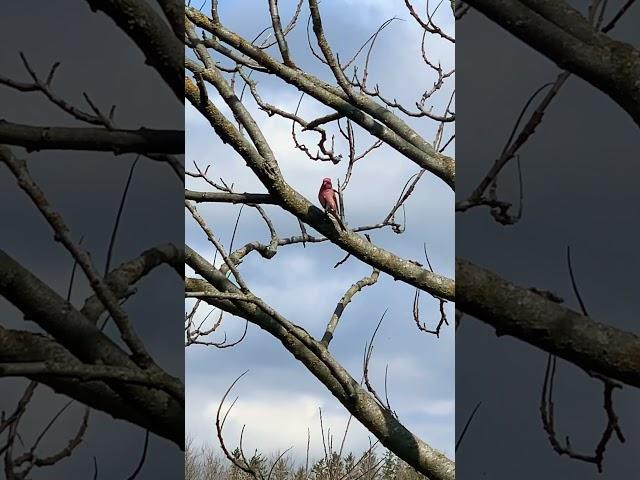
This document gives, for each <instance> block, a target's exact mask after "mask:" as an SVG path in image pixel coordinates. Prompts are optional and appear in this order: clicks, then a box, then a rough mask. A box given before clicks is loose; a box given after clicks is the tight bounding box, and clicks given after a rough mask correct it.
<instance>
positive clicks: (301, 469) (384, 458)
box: [184, 441, 426, 480]
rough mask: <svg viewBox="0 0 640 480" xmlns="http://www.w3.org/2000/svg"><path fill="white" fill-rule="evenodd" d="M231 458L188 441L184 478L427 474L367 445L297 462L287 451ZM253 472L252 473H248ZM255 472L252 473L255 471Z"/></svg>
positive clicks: (381, 478)
mask: <svg viewBox="0 0 640 480" xmlns="http://www.w3.org/2000/svg"><path fill="white" fill-rule="evenodd" d="M231 455H232V457H233V458H234V461H235V464H234V462H232V461H231V460H229V459H228V458H227V457H226V456H225V455H223V454H222V453H221V452H220V453H218V450H213V449H211V448H201V449H194V448H193V445H192V444H191V442H190V441H187V448H186V452H185V477H184V478H185V480H256V478H257V479H258V480H262V479H264V480H267V479H269V480H424V479H425V478H426V477H424V476H423V475H421V474H419V473H418V472H416V471H415V470H414V469H413V468H412V467H411V466H409V465H407V464H406V463H405V462H403V461H402V460H400V459H398V458H397V457H396V456H395V455H394V454H393V453H391V452H389V451H386V452H385V453H384V454H383V455H378V454H376V452H375V449H369V450H366V451H365V452H363V453H362V454H360V455H357V456H356V455H354V454H353V453H348V454H346V455H344V454H343V455H340V454H339V453H337V452H329V453H327V455H325V456H324V457H322V458H320V459H317V460H315V461H312V460H311V459H310V460H309V462H308V465H307V462H298V461H296V460H294V459H293V458H292V457H291V456H290V455H288V454H285V455H281V454H280V453H275V454H272V455H270V456H264V455H262V454H259V453H255V454H253V455H252V456H250V457H249V456H248V454H247V453H246V452H245V455H244V456H243V454H242V452H240V450H239V449H235V450H234V451H233V452H232V453H231ZM251 472H253V473H251ZM254 474H255V475H254Z"/></svg>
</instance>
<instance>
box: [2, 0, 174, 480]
mask: <svg viewBox="0 0 640 480" xmlns="http://www.w3.org/2000/svg"><path fill="white" fill-rule="evenodd" d="M0 39H1V40H2V45H3V47H2V52H1V54H0V75H3V76H5V77H9V78H12V79H16V80H20V81H25V82H28V81H30V78H29V76H28V74H27V72H26V71H25V69H24V67H23V65H22V62H21V60H20V57H19V52H24V54H25V55H26V57H27V58H28V60H29V62H30V64H31V66H32V67H33V68H34V70H35V71H36V72H37V73H38V74H39V75H41V76H43V77H44V76H46V75H47V73H48V71H49V68H50V67H51V65H52V64H53V63H54V62H57V61H59V62H61V65H60V67H59V69H58V71H57V74H56V77H55V79H54V81H53V88H54V89H55V91H56V92H57V93H58V94H59V95H60V96H61V97H62V98H64V99H65V100H67V101H69V102H70V103H73V104H74V105H76V106H79V107H81V108H82V109H88V107H87V105H86V103H85V101H84V99H83V96H82V93H83V92H86V93H87V94H88V95H89V96H90V97H91V99H92V100H93V101H94V102H95V103H96V104H97V105H98V106H99V107H100V108H102V109H103V110H104V111H107V112H108V110H109V108H110V107H111V105H112V104H115V105H116V106H117V108H116V116H115V121H116V123H117V124H118V126H121V127H123V128H139V127H141V126H146V127H148V128H164V129H175V128H183V124H184V116H183V107H182V105H181V104H180V102H179V101H178V100H177V99H176V98H175V96H174V95H173V94H172V92H171V91H170V90H169V88H168V87H167V86H166V85H165V84H164V83H163V82H162V80H161V79H160V77H159V75H158V74H157V73H156V72H155V71H154V70H153V69H151V68H150V67H148V66H146V65H145V64H144V57H143V55H142V53H141V52H140V51H139V50H138V49H137V48H136V47H135V46H134V45H133V43H132V42H131V40H130V39H129V38H128V37H127V36H126V35H125V34H123V33H122V32H121V31H120V30H119V29H118V28H117V27H116V26H115V24H114V23H113V22H112V21H111V20H110V19H109V18H108V17H106V16H105V15H104V14H102V13H94V12H92V11H91V10H90V8H89V6H88V4H87V3H86V2H73V1H69V0H66V1H59V2H32V1H26V2H5V3H4V4H3V5H2V13H1V14H0ZM0 118H2V119H4V120H7V121H12V122H17V123H26V124H31V125H42V126H44V125H52V126H70V125H75V126H77V125H78V122H77V121H76V120H75V119H72V118H70V117H69V116H68V115H67V114H66V113H64V112H62V111H60V110H59V109H57V108H56V107H55V106H53V105H52V104H51V103H50V102H49V101H48V100H47V99H46V98H44V96H43V95H41V94H38V93H19V92H16V91H13V90H11V89H8V88H6V87H4V86H0ZM12 149H13V151H14V152H15V153H16V155H17V156H18V157H22V158H28V160H29V167H30V170H31V173H32V175H33V177H34V179H35V180H36V181H37V182H38V183H39V184H40V186H41V188H42V189H43V190H44V192H45V193H46V195H47V197H48V199H49V200H50V202H51V204H52V205H53V207H54V208H55V209H56V210H57V211H58V212H59V213H61V214H62V216H63V217H64V219H65V222H66V223H67V225H68V226H69V227H70V229H71V231H72V232H73V235H74V238H75V239H78V238H79V237H80V236H82V235H84V236H85V240H84V245H85V246H86V247H87V248H88V250H89V251H90V252H91V254H92V258H93V260H94V263H95V265H96V266H97V268H98V269H99V270H100V271H102V269H103V265H104V262H105V258H106V249H107V246H108V242H109V236H110V234H111V230H112V228H113V222H114V220H115V215H116V210H117V207H118V203H119V201H120V197H121V195H122V191H123V188H124V184H125V181H126V178H127V175H128V172H129V168H130V166H131V164H132V162H133V160H134V158H135V156H134V155H122V156H114V155H111V154H108V153H91V152H66V151H60V152H56V151H43V152H34V153H30V154H27V153H26V152H25V151H24V150H23V149H20V148H12ZM181 199H182V188H181V184H180V182H179V179H178V178H177V177H176V176H175V174H174V173H173V172H172V171H171V169H169V168H168V167H167V166H166V165H164V164H159V163H156V162H153V161H151V160H146V159H141V160H140V161H139V163H138V165H137V167H136V171H135V174H134V177H133V181H132V185H131V188H130V191H129V196H128V199H127V205H126V208H125V211H124V214H123V217H122V220H121V225H120V230H119V231H120V233H119V236H118V239H117V242H116V245H115V249H114V256H113V260H112V266H115V265H118V264H119V263H121V262H122V261H125V260H128V259H130V258H133V257H134V256H137V255H139V254H140V253H141V252H142V251H144V250H146V249H148V248H150V247H152V246H154V245H157V244H160V243H166V242H173V243H175V244H176V245H181V244H182V243H183V238H184V236H183V235H184V233H183V225H184V224H183V213H182V201H181ZM0 248H2V249H4V250H6V251H7V252H8V253H9V254H10V255H11V256H13V257H14V258H15V259H16V260H18V261H19V262H20V263H21V264H22V265H23V266H25V267H27V268H29V269H30V270H31V271H32V272H33V273H34V274H35V275H37V276H38V277H40V278H41V279H42V280H44V281H46V282H47V283H48V284H49V285H50V286H51V287H52V288H54V289H55V290H56V291H57V292H58V293H61V294H62V295H64V294H65V293H66V289H67V285H68V278H69V274H70V270H71V265H72V259H71V257H70V255H69V254H68V253H67V252H66V250H64V248H62V246H61V245H59V244H57V243H55V242H54V241H53V235H52V232H51V230H50V227H49V226H48V225H47V224H46V222H45V221H44V219H43V218H42V217H41V215H40V214H39V213H38V212H37V210H36V209H35V207H34V206H33V205H32V204H31V203H30V201H29V200H28V199H27V196H26V194H25V193H24V192H23V191H21V190H20V189H19V188H18V187H17V185H16V181H15V178H14V177H13V175H11V174H10V172H9V171H8V170H7V169H6V167H4V166H2V167H0ZM80 278H81V276H79V279H78V282H77V284H76V288H75V292H74V296H73V299H74V300H75V301H76V302H81V301H82V300H83V298H84V297H85V296H86V294H87V293H88V291H89V290H88V287H87V285H86V282H83V281H82V280H81V279H80ZM138 288H139V293H138V295H136V296H135V297H133V298H132V299H131V300H130V302H129V303H128V304H127V305H126V310H127V312H128V313H129V314H130V316H131V318H132V319H133V321H134V322H135V328H136V330H137V331H138V332H139V334H140V335H141V337H142V338H143V339H144V340H145V341H146V342H147V345H148V348H149V350H150V351H151V353H152V354H153V355H154V356H155V358H156V359H157V360H158V362H159V364H160V365H161V366H163V367H164V368H165V369H167V371H169V372H170V373H171V374H174V375H178V376H182V375H183V371H184V357H183V349H182V345H183V339H182V331H181V327H180V326H179V323H180V322H179V321H178V319H179V318H181V317H182V310H183V307H182V298H181V292H182V288H183V287H182V281H181V280H180V279H179V278H178V277H177V276H176V275H175V274H172V273H171V272H169V271H168V270H166V269H165V268H164V267H162V268H161V269H158V271H156V272H154V273H152V274H151V275H150V276H149V277H147V278H145V279H144V280H143V281H142V282H141V283H140V284H139V285H138ZM80 305H81V303H80ZM0 316H2V318H3V320H2V322H3V325H4V326H8V327H11V328H17V329H29V328H32V324H27V323H25V322H24V321H23V319H22V315H21V314H20V313H19V312H17V311H16V310H15V309H14V308H13V306H11V305H10V304H8V302H7V301H6V300H4V299H2V300H0ZM2 382H3V383H2V390H3V395H2V396H1V397H0V408H2V409H3V410H8V411H11V410H12V409H13V408H14V406H15V402H16V400H17V398H18V396H19V395H20V393H21V391H22V389H23V388H24V385H25V382H24V381H18V380H8V381H6V382H5V380H3V381H2ZM64 402H65V399H64V398H62V397H59V396H55V395H53V394H52V393H51V392H50V390H49V389H48V388H47V387H45V386H41V387H39V388H38V389H37V393H36V397H35V399H34V402H33V404H32V406H31V407H30V408H29V410H28V412H27V415H26V417H25V420H24V421H23V423H22V426H23V428H24V430H23V431H22V435H23V438H24V439H25V441H29V440H32V439H33V438H34V437H35V435H37V434H38V433H39V432H40V430H41V429H42V428H43V427H44V426H45V425H46V423H47V422H48V421H49V419H50V418H51V416H52V415H53V414H55V412H56V411H57V408H58V407H59V406H61V405H63V404H64ZM81 413H82V408H81V407H80V406H78V405H74V406H73V407H71V409H70V410H69V411H67V412H65V414H64V416H63V417H62V418H61V421H60V423H59V424H58V425H57V426H56V427H54V429H53V430H52V432H50V433H49V435H48V437H47V440H46V442H45V443H44V444H43V445H42V449H41V450H39V453H42V454H46V453H51V452H53V451H55V450H56V449H59V448H61V447H63V446H64V445H66V442H67V441H68V439H69V438H70V435H71V434H72V433H73V432H75V428H76V426H77V425H78V424H79V422H80V419H81ZM143 441H144V431H143V430H142V429H140V428H139V427H135V426H132V425H129V424H127V423H126V422H123V421H119V420H114V419H112V418H111V417H109V416H107V415H105V414H102V413H100V412H93V414H92V417H91V420H90V425H89V430H88V432H87V434H86V438H85V441H84V442H83V444H82V445H81V446H80V447H79V448H78V450H77V452H76V453H75V454H74V455H73V456H72V457H71V458H70V459H67V460H65V461H63V462H61V463H60V464H59V466H56V467H55V468H54V469H53V470H51V471H48V470H47V469H42V470H41V471H35V472H34V474H33V478H35V479H36V480H37V479H39V478H52V477H51V476H52V475H54V476H55V477H56V478H64V477H69V478H76V477H77V478H89V477H90V476H91V475H92V474H93V457H94V456H95V457H96V458H97V462H98V467H99V478H126V477H127V476H128V475H130V474H131V473H132V472H133V470H134V469H135V466H136V464H137V462H138V461H139V455H140V453H141V449H142V444H143ZM182 471H183V454H182V452H181V451H180V450H179V449H178V448H177V447H176V446H175V445H174V444H172V443H170V442H168V441H166V440H164V439H160V438H158V437H155V436H154V435H152V436H151V440H150V446H149V452H148V457H147V461H146V464H145V466H144V468H143V470H142V472H141V474H140V475H139V477H138V478H142V479H144V478H149V479H150V478H178V477H179V476H181V475H182Z"/></svg>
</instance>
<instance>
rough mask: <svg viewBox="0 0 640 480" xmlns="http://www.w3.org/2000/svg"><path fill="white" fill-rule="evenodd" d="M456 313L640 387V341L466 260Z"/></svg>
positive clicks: (459, 274) (459, 273)
mask: <svg viewBox="0 0 640 480" xmlns="http://www.w3.org/2000/svg"><path fill="white" fill-rule="evenodd" d="M456 283H457V284H458V286H459V287H458V290H457V295H456V308H457V309H459V310H461V311H463V312H464V313H467V314H469V315H471V316H473V317H475V318H477V319H478V320H480V321H482V322H485V323H487V324H489V325H491V326H492V327H494V328H495V329H496V334H497V335H510V336H512V337H515V338H518V339H519V340H522V341H524V342H527V343H529V344H531V345H534V346H536V347H539V348H541V349H542V350H544V351H546V352H549V353H551V354H553V355H556V356H558V357H560V358H563V359H565V360H567V361H569V362H572V363H575V364H576V365H578V366H580V367H582V368H584V369H585V370H588V371H593V372H597V373H599V374H601V375H604V376H605V377H609V378H611V379H613V380H617V381H619V382H622V383H626V384H628V385H632V386H635V387H640V337H639V336H638V335H636V334H634V333H631V332H625V331H622V330H618V329H617V328H614V327H610V326H608V325H605V324H603V323H599V322H596V321H594V320H592V319H591V318H589V317H586V316H584V315H581V314H579V313H577V312H575V311H573V310H570V309H568V308H566V307H564V306H562V305H560V304H558V303H556V302H553V301H550V300H548V299H547V298H545V297H543V296H542V295H540V294H538V293H535V292H533V291H531V290H530V289H527V288H524V287H519V286H516V285H514V284H513V283H510V282H507V281H506V280H504V279H502V278H500V277H499V276H498V275H496V274H495V273H493V272H491V271H489V270H486V269H484V268H482V267H478V266H476V265H474V264H473V263H470V262H468V261H466V260H462V259H458V260H457V261H456Z"/></svg>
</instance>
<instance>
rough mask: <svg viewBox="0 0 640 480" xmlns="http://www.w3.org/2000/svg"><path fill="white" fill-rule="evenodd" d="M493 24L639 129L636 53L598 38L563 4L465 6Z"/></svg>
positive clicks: (483, 1)
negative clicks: (605, 98) (588, 87)
mask: <svg viewBox="0 0 640 480" xmlns="http://www.w3.org/2000/svg"><path fill="white" fill-rule="evenodd" d="M466 3H467V4H469V5H471V6H472V7H473V8H475V9H477V10H479V11H480V12H482V13H483V14H484V15H486V16H487V17H489V18H490V19H491V20H492V21H494V22H495V23H497V24H498V25H500V26H501V27H503V28H504V29H506V30H507V31H509V32H510V33H512V34H513V35H515V36H516V37H517V38H519V39H520V40H522V41H523V42H525V43H526V44H527V45H529V46H531V47H532V48H534V49H536V50H538V51H539V52H540V53H542V54H543V55H545V56H546V57H548V58H549V59H550V60H551V61H553V62H554V63H556V64H557V65H558V66H559V67H560V68H562V69H563V70H568V71H569V72H571V73H574V74H576V75H578V76H579V77H581V78H583V79H584V80H586V81H587V82H589V83H591V84H592V85H593V86H595V87H596V88H598V89H600V90H601V91H602V92H604V93H605V94H607V95H609V96H610V97H611V98H612V99H613V100H614V101H615V102H616V103H618V105H620V106H621V107H622V108H623V109H624V110H625V111H626V112H627V113H628V114H629V115H631V118H633V120H634V121H635V123H636V124H638V125H639V126H640V82H638V81H637V80H638V78H639V77H640V50H638V49H637V48H634V47H633V46H631V45H629V44H627V43H624V42H620V41H617V40H613V39H611V38H609V37H608V36H607V35H605V34H603V33H598V32H597V31H596V30H595V29H594V28H593V27H592V26H591V25H590V24H589V22H588V20H587V19H586V18H585V17H584V16H582V14H581V13H580V12H578V11H577V10H575V9H574V8H573V7H571V6H569V5H568V4H567V3H566V2H564V1H562V0H517V1H512V0H469V1H467V2H466Z"/></svg>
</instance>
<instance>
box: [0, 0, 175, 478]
mask: <svg viewBox="0 0 640 480" xmlns="http://www.w3.org/2000/svg"><path fill="white" fill-rule="evenodd" d="M32 7H33V5H31V4H29V5H27V4H24V3H21V2H18V3H11V4H6V5H3V13H2V17H3V29H2V32H1V33H0V35H1V36H2V43H3V45H4V47H3V55H2V59H1V61H0V96H1V97H0V103H1V104H2V107H3V108H2V110H3V112H2V116H3V119H2V120H1V121H0V196H1V197H2V199H1V200H2V201H1V202H0V205H1V206H0V218H2V239H1V240H0V297H1V300H0V376H2V377H3V378H2V387H0V388H1V389H2V396H1V397H2V398H0V409H1V410H2V411H3V414H2V419H1V421H0V455H1V456H2V460H3V462H2V463H3V467H2V468H3V473H2V474H0V476H2V477H3V478H7V479H22V478H45V477H46V478H51V475H53V476H55V477H65V476H67V477H73V478H75V477H78V478H85V477H89V476H90V475H92V474H94V475H97V478H102V477H103V476H106V477H107V478H110V477H115V478H118V477H123V476H125V475H128V476H130V477H131V478H133V477H138V478H140V477H144V476H145V474H149V475H150V477H149V478H151V476H154V475H155V477H157V474H158V472H159V471H160V470H162V471H163V472H165V473H169V474H170V472H176V470H177V471H178V472H179V471H180V470H181V469H182V459H181V450H183V446H184V424H183V418H184V387H183V383H182V380H181V378H180V377H181V376H182V366H183V362H182V358H181V356H180V357H177V356H176V355H175V354H176V353H177V352H179V350H178V349H175V348H174V352H171V351H170V346H171V344H172V341H171V340H170V338H171V337H172V336H173V337H176V336H178V337H179V335H180V334H179V333H178V330H177V328H175V327H172V325H173V324H172V322H169V321H168V320H169V319H168V318H167V317H165V316H164V315H166V314H170V312H171V309H172V305H171V301H170V300H169V299H170V298H171V292H173V298H174V299H175V296H176V295H179V293H178V292H179V291H180V290H181V288H180V287H181V283H182V275H183V254H182V246H181V241H180V242H176V240H177V239H176V238H175V237H172V236H171V235H172V232H171V228H170V227H171V221H172V218H173V220H174V225H175V227H176V228H174V229H173V230H174V231H179V229H178V226H179V225H180V224H179V223H177V221H179V220H180V219H181V218H180V216H179V214H180V212H179V210H178V209H177V208H176V206H177V205H176V204H177V203H178V202H179V201H180V200H179V199H180V198H181V192H182V184H183V173H184V167H183V165H182V159H181V158H180V154H182V153H183V152H184V150H183V148H184V143H183V142H184V132H183V129H182V125H183V117H182V110H183V103H182V102H183V97H182V85H183V71H182V62H183V51H182V46H181V41H180V39H179V38H178V37H176V35H175V32H180V31H181V30H182V15H181V14H180V15H178V16H176V15H175V11H176V9H178V10H179V11H180V13H181V12H182V4H181V3H176V2H170V1H163V2H152V1H87V2H80V3H78V2H64V1H63V2H57V3H55V4H48V3H46V2H44V3H42V4H40V5H38V6H37V7H36V8H35V9H34V8H32ZM62 12H63V13H64V14H61V13H62ZM52 18H55V19H56V20H55V21H54V22H52ZM30 29H32V31H37V32H38V34H37V35H34V36H32V37H30V36H25V35H23V33H24V32H25V31H27V30H30ZM145 62H146V65H145ZM152 199H153V201H151V200H152ZM171 204H173V206H171ZM158 211H163V214H162V216H159V215H157V213H156V212H158ZM143 225H144V228H142V227H143ZM178 238H179V237H178ZM180 240H181V239H180ZM171 242H173V243H171ZM165 294H166V295H165ZM162 295H165V296H164V297H163V298H161V299H160V300H158V299H157V298H156V297H157V296H162ZM175 307H178V308H179V307H180V305H179V304H178V303H177V302H175V301H174V303H173V308H175ZM179 312H180V311H179V310H177V311H174V315H175V314H177V315H179V314H180V313H179ZM151 317H154V318H151ZM167 339H169V340H167ZM173 345H174V346H177V345H176V344H175V343H173ZM167 347H169V348H167ZM180 353H181V352H180ZM8 377H12V378H8ZM109 417H113V418H109ZM113 419H117V420H118V421H114V420H113ZM123 420H124V421H123ZM149 445H151V446H150V447H149ZM123 451H124V452H123ZM68 457H72V458H71V460H68ZM144 462H148V463H147V464H146V465H144ZM172 462H173V464H172ZM178 465H179V466H180V468H179V469H177V468H176V467H177V466H178ZM143 467H144V468H143ZM140 472H142V473H140ZM94 478H95V477H94Z"/></svg>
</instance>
